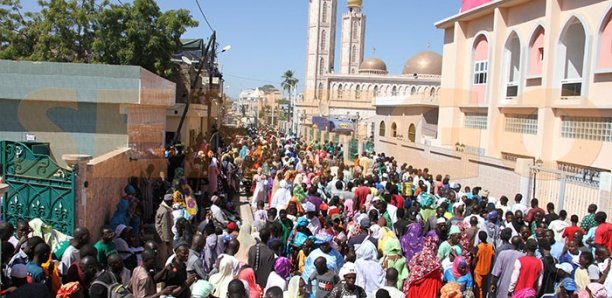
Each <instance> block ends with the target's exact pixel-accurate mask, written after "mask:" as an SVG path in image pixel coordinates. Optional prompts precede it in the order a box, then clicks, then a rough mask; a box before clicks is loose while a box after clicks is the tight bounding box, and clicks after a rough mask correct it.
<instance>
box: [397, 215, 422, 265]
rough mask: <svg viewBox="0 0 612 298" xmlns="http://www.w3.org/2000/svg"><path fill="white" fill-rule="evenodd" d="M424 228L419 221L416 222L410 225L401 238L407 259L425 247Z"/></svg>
mask: <svg viewBox="0 0 612 298" xmlns="http://www.w3.org/2000/svg"><path fill="white" fill-rule="evenodd" d="M424 241H425V238H424V237H423V228H422V227H421V224H419V223H418V222H414V223H412V224H410V225H409V226H408V228H407V229H406V232H405V233H404V235H403V236H402V239H401V240H400V242H401V245H402V252H403V253H404V257H406V260H410V259H412V256H414V254H416V253H417V252H419V251H421V250H422V249H423V242H424Z"/></svg>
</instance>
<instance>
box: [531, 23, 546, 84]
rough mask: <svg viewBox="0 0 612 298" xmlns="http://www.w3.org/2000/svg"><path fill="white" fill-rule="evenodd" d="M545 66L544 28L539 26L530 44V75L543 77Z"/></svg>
mask: <svg viewBox="0 0 612 298" xmlns="http://www.w3.org/2000/svg"><path fill="white" fill-rule="evenodd" d="M543 65H544V27H542V26H538V27H537V28H536V29H535V31H534V32H533V34H532V36H531V41H530V42H529V65H528V70H529V75H530V76H535V77H538V76H541V75H542V67H543Z"/></svg>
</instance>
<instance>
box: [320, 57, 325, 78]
mask: <svg viewBox="0 0 612 298" xmlns="http://www.w3.org/2000/svg"><path fill="white" fill-rule="evenodd" d="M324 72H325V60H323V58H321V59H320V60H319V75H322V74H323V73H324Z"/></svg>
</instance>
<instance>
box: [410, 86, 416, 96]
mask: <svg viewBox="0 0 612 298" xmlns="http://www.w3.org/2000/svg"><path fill="white" fill-rule="evenodd" d="M416 92H417V90H416V87H412V89H410V95H415V94H416Z"/></svg>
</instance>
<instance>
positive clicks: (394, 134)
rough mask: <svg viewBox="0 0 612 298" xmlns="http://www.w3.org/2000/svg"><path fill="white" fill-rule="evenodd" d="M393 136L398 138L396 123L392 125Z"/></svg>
mask: <svg viewBox="0 0 612 298" xmlns="http://www.w3.org/2000/svg"><path fill="white" fill-rule="evenodd" d="M391 136H392V137H394V138H395V137H397V124H395V122H393V123H391Z"/></svg>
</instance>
